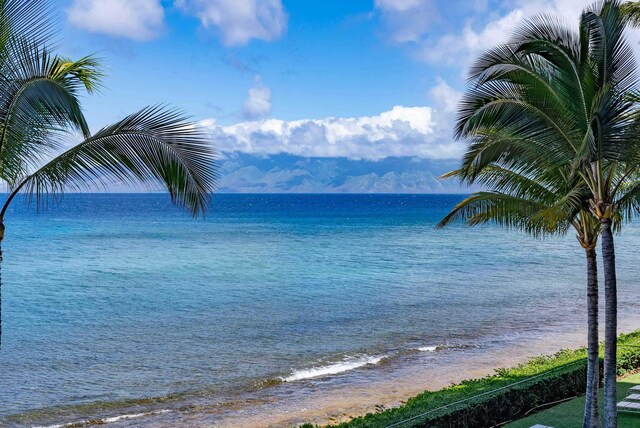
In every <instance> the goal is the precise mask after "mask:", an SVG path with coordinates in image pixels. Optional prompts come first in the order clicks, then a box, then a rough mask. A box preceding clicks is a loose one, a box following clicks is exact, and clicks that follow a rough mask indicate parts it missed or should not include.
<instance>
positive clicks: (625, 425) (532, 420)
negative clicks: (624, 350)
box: [507, 373, 640, 428]
mask: <svg viewBox="0 0 640 428" xmlns="http://www.w3.org/2000/svg"><path fill="white" fill-rule="evenodd" d="M637 384H640V373H638V374H635V375H631V376H627V377H625V378H622V379H620V380H619V381H618V401H620V400H622V399H623V398H624V397H625V396H626V395H627V389H629V388H630V387H631V386H633V385H637ZM600 404H601V405H602V390H601V391H600ZM600 409H601V410H600V412H601V414H602V406H601V407H600ZM583 412H584V397H580V398H576V399H575V400H571V401H568V402H566V403H562V404H558V405H557V406H555V407H551V408H549V409H547V410H544V411H541V412H539V413H536V414H533V415H531V416H528V417H526V418H524V419H520V420H517V421H515V422H512V423H510V424H509V425H507V427H509V428H529V427H530V426H532V425H535V424H542V425H548V426H552V427H556V428H574V427H575V428H582V415H583ZM618 426H619V428H638V427H640V414H630V413H620V414H619V416H618Z"/></svg>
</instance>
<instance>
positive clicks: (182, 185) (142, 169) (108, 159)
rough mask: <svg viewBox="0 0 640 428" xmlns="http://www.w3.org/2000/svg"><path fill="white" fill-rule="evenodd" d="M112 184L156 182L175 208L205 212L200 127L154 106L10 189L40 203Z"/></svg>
mask: <svg viewBox="0 0 640 428" xmlns="http://www.w3.org/2000/svg"><path fill="white" fill-rule="evenodd" d="M113 182H125V183H154V182H155V183H160V184H162V185H164V186H165V187H166V188H167V190H168V191H169V194H170V195H171V199H172V201H173V202H174V203H176V204H177V205H178V206H181V207H184V208H187V209H188V210H189V211H191V213H192V214H193V215H198V214H201V213H203V212H204V211H205V210H206V209H207V207H208V205H209V201H210V193H211V192H212V191H213V190H214V188H215V182H216V176H215V172H214V154H213V152H212V149H211V146H210V145H209V144H208V141H207V140H206V137H205V135H204V133H203V131H202V129H201V128H199V127H197V125H196V124H194V123H192V122H189V121H188V120H186V118H185V117H184V116H183V115H182V114H180V113H179V112H177V111H175V110H173V109H169V108H166V107H164V106H152V107H147V108H144V109H142V110H140V111H139V112H137V113H134V114H131V115H129V116H127V117H126V118H125V119H123V120H121V121H119V122H117V123H115V124H113V125H110V126H107V127H105V128H103V129H101V130H100V131H98V132H97V133H96V134H94V135H93V136H91V137H89V138H88V139H86V140H85V141H83V142H82V143H80V144H78V145H77V146H75V147H73V148H71V149H69V150H67V151H66V152H64V153H62V154H60V155H59V156H57V157H55V158H54V159H53V160H51V161H50V162H48V163H47V164H45V165H44V166H42V167H41V168H39V169H38V170H37V171H35V172H34V173H32V174H30V175H28V176H27V177H25V178H24V179H23V180H22V181H21V183H20V184H19V185H18V186H17V187H16V188H15V189H14V190H13V192H12V194H11V195H10V198H9V200H8V201H7V202H6V203H5V206H4V208H3V210H2V211H1V212H0V218H2V217H3V216H4V212H5V210H6V208H7V206H8V204H9V203H10V202H11V199H12V198H13V197H15V195H16V194H17V193H18V192H24V193H25V194H26V195H27V199H28V200H29V201H33V200H35V202H36V203H37V204H40V203H41V202H42V201H43V200H45V199H46V198H48V197H54V198H55V197H58V196H60V195H61V194H62V193H63V192H64V191H65V189H74V190H84V189H87V188H95V187H96V186H100V185H106V184H110V183H113Z"/></svg>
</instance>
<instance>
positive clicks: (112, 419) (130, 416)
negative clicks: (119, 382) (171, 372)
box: [32, 409, 171, 428]
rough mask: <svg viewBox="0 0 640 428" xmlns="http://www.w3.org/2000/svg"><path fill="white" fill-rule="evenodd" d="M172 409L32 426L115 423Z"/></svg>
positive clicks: (49, 427)
mask: <svg viewBox="0 0 640 428" xmlns="http://www.w3.org/2000/svg"><path fill="white" fill-rule="evenodd" d="M170 411H171V410H166V409H165V410H159V411H157V412H146V413H131V414H126V415H119V416H112V417H110V418H102V419H97V420H96V419H92V420H90V421H89V420H86V421H80V422H69V423H66V424H59V425H41V426H33V427H32V428H65V427H72V426H82V425H89V424H91V425H95V424H96V422H97V423H99V424H109V423H113V422H118V421H121V420H123V419H136V418H142V417H145V416H153V415H160V414H162V413H169V412H170Z"/></svg>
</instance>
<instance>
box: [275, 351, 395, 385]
mask: <svg viewBox="0 0 640 428" xmlns="http://www.w3.org/2000/svg"><path fill="white" fill-rule="evenodd" d="M384 358H386V355H382V356H377V357H371V356H368V355H365V356H362V357H351V358H345V359H344V360H342V361H340V362H338V363H333V364H328V365H326V366H320V367H312V368H310V369H303V370H296V371H294V372H293V373H292V374H291V375H290V376H287V377H284V378H282V380H283V381H284V382H295V381H297V380H304V379H311V378H314V377H320V376H329V375H335V374H339V373H344V372H348V371H349V370H355V369H357V368H360V367H364V366H368V365H375V364H378V363H379V362H380V361H382V360H383V359H384Z"/></svg>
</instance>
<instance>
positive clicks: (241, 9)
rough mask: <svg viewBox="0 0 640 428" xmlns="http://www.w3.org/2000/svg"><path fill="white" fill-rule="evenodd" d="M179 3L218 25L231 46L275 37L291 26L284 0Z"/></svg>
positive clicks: (206, 22)
mask: <svg viewBox="0 0 640 428" xmlns="http://www.w3.org/2000/svg"><path fill="white" fill-rule="evenodd" d="M175 5H176V7H177V8H179V9H181V10H182V11H184V12H185V13H188V14H192V15H195V16H196V17H197V18H198V19H199V20H200V22H201V23H202V26H203V27H205V28H208V27H216V28H217V29H218V30H219V31H220V34H221V37H222V41H223V42H224V44H226V45H228V46H233V45H244V44H247V43H248V42H249V41H250V40H251V39H259V40H266V41H271V40H275V39H277V38H279V37H280V36H282V34H284V32H285V31H286V29H287V14H286V12H285V10H284V7H283V6H282V2H281V1H280V0H175Z"/></svg>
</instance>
